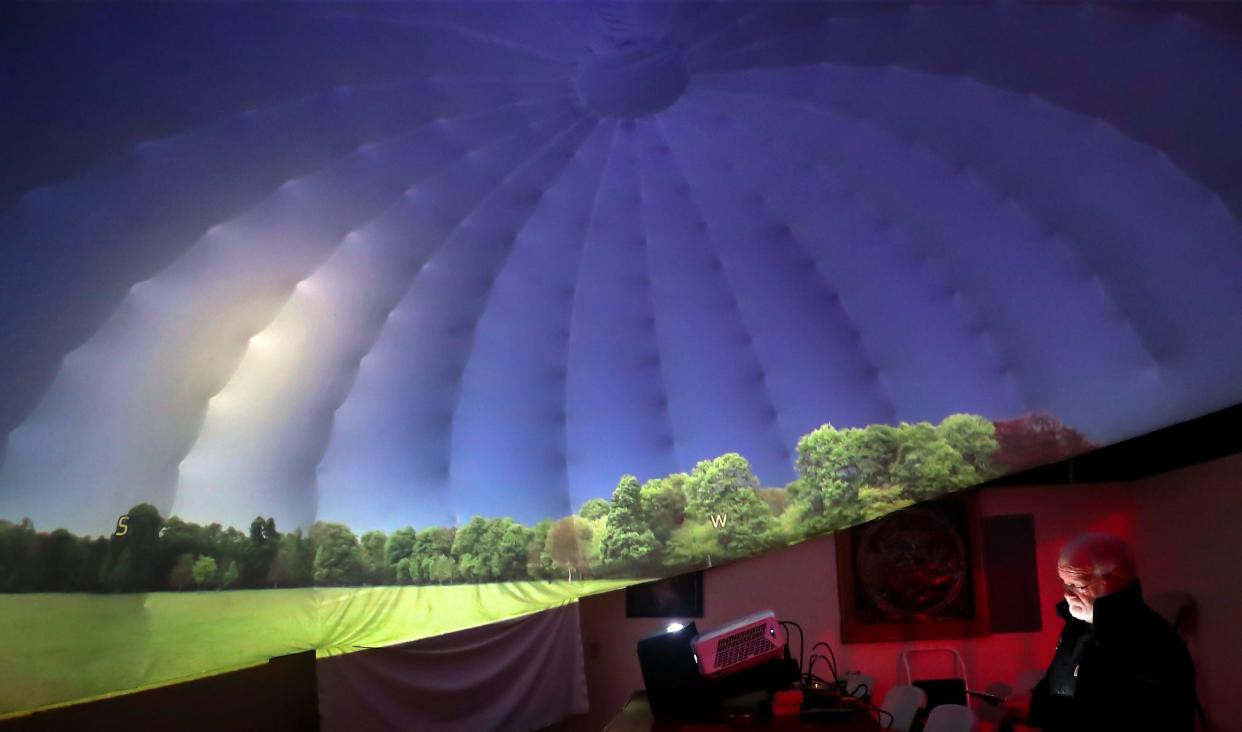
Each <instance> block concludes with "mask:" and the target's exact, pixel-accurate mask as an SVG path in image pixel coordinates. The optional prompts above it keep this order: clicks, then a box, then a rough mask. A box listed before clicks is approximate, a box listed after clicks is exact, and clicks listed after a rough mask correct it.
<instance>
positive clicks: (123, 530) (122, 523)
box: [116, 514, 129, 536]
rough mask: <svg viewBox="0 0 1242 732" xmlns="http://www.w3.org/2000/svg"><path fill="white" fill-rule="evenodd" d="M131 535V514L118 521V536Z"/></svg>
mask: <svg viewBox="0 0 1242 732" xmlns="http://www.w3.org/2000/svg"><path fill="white" fill-rule="evenodd" d="M128 533H129V514H125V515H124V516H122V517H120V518H119V519H117V520H116V535H117V536H125V535H126V534H128Z"/></svg>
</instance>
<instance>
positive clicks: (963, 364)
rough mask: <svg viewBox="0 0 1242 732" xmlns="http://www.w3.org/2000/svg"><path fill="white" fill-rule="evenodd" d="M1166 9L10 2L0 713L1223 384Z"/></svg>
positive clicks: (1214, 142) (1177, 48) (1207, 101)
mask: <svg viewBox="0 0 1242 732" xmlns="http://www.w3.org/2000/svg"><path fill="white" fill-rule="evenodd" d="M1157 5H1158V6H1160V7H1156V6H1157ZM1171 5H1172V6H1176V12H1175V11H1174V9H1171V8H1168V7H1164V6H1165V4H1156V5H1151V4H1146V3H1115V4H1113V3H1104V4H1100V3H1093V4H1091V6H1090V7H1089V8H1086V9H1083V8H1076V7H1073V6H1072V4H1071V5H1061V4H1045V3H999V4H975V3H948V4H945V3H931V4H923V3H902V2H894V3H887V2H885V3H838V2H791V3H779V2H752V1H751V0H740V1H738V2H720V3H714V2H675V1H672V0H670V1H668V2H664V1H663V0H652V1H651V2H612V1H611V0H609V1H606V2H589V1H588V2H572V3H562V2H543V1H541V0H532V1H531V2H488V1H486V0H480V1H479V2H468V3H455V2H431V1H426V2H422V1H419V2H410V3H374V2H369V1H367V0H362V1H360V2H351V3H342V4H336V3H306V4H297V3H294V4H289V3H214V2H196V3H109V2H97V3H55V4H52V3H19V4H16V5H12V4H10V5H7V6H5V7H4V8H3V10H0V13H2V14H3V19H2V20H3V22H0V56H3V58H4V60H5V61H6V63H7V65H8V66H9V67H11V68H16V69H21V70H22V73H21V74H12V75H8V76H7V77H5V78H3V79H0V99H4V100H5V106H6V109H13V110H17V113H14V114H8V115H0V132H2V133H3V134H0V147H3V149H2V150H0V160H3V161H4V164H3V165H2V166H0V645H2V646H4V647H5V648H8V649H13V652H11V653H5V654H3V655H0V714H7V713H20V712H24V711H27V710H31V709H36V708H40V707H44V706H47V705H51V704H59V703H64V702H71V701H74V700H80V699H85V698H90V697H94V696H98V695H101V694H110V693H118V692H124V691H128V690H133V689H137V688H141V687H144V686H149V685H153V684H163V683H168V682H170V681H173V680H176V679H182V678H187V677H195V676H201V675H204V674H212V673H218V672H221V671H224V670H226V669H229V668H233V667H236V666H239V665H244V664H250V663H258V662H262V661H264V660H266V659H267V658H270V657H272V656H276V655H280V654H284V653H291V652H295V651H302V650H306V649H315V650H316V651H317V653H319V654H320V655H322V656H327V655H333V654H343V653H349V652H352V651H356V650H358V649H362V648H369V647H375V646H383V645H388V644H394V643H400V642H402V641H408V640H411V639H417V638H423V637H428V636H433V635H437V634H441V633H445V632H448V631H452V630H455V629H460V628H466V627H470V626H475V625H479V624H482V623H487V622H491V621H494V620H499V619H503V618H511V617H515V616H518V615H522V614H526V613H533V612H537V611H539V610H543V609H546V608H549V607H554V606H558V605H561V604H564V603H571V602H574V601H575V598H577V597H581V596H583V595H585V594H589V593H595V592H603V591H607V590H611V589H614V588H619V587H623V586H625V585H627V584H632V583H634V582H638V581H643V580H647V579H652V578H657V577H663V576H668V575H670V574H672V573H676V572H681V571H685V570H690V569H697V568H702V567H714V566H718V565H720V564H722V563H725V562H730V561H735V560H738V559H741V558H744V557H750V556H755V555H758V554H761V553H763V552H765V551H769V550H774V549H779V548H780V547H784V546H788V545H789V544H791V543H794V542H798V541H802V540H804V539H806V538H808V537H812V536H818V535H822V534H825V533H828V532H831V531H834V530H836V529H840V528H843V527H846V526H851V525H855V524H857V523H859V522H863V521H867V520H869V519H873V518H876V517H879V516H882V515H884V514H886V513H888V512H891V511H894V510H897V509H900V508H902V507H905V506H909V505H911V504H913V503H917V502H919V501H923V500H926V499H930V498H935V497H937V496H941V495H944V494H946V493H951V492H953V491H959V490H964V489H967V488H970V487H972V486H976V485H978V484H980V483H984V482H986V481H988V480H989V479H992V478H996V477H998V476H1002V475H1008V474H1013V473H1016V472H1018V471H1022V470H1024V469H1026V468H1030V467H1034V466H1038V465H1044V464H1048V463H1052V462H1056V461H1059V460H1063V459H1065V458H1066V457H1069V456H1072V455H1076V454H1079V453H1082V452H1084V451H1087V450H1090V449H1092V448H1094V447H1096V446H1104V445H1111V444H1114V443H1117V442H1119V441H1122V440H1126V439H1128V438H1131V437H1134V436H1137V435H1141V434H1144V433H1148V432H1151V431H1153V430H1156V429H1159V428H1162V427H1166V426H1169V425H1171V424H1175V423H1178V422H1181V421H1185V420H1188V419H1192V418H1195V417H1199V416H1201V415H1204V414H1208V413H1210V412H1213V411H1216V410H1219V409H1222V408H1225V407H1227V406H1230V405H1233V404H1238V403H1242V318H1238V317H1237V313H1238V312H1239V310H1240V309H1242V287H1239V284H1238V283H1239V281H1240V275H1242V223H1240V216H1242V138H1239V136H1238V135H1237V134H1236V130H1238V129H1242V73H1236V70H1237V69H1240V68H1242V41H1240V40H1239V38H1242V17H1239V18H1233V16H1234V15H1235V14H1242V11H1238V13H1235V12H1234V11H1233V10H1225V9H1217V10H1216V11H1213V12H1210V13H1209V12H1203V11H1201V10H1197V9H1196V8H1197V5H1196V4H1186V5H1184V6H1183V5H1181V4H1178V3H1173V4H1171ZM1153 59H1158V60H1159V63H1153V61H1152V60H1153ZM1082 69H1090V70H1091V73H1089V74H1084V73H1082V72H1081V70H1082ZM1187 80H1193V83H1188V81H1187Z"/></svg>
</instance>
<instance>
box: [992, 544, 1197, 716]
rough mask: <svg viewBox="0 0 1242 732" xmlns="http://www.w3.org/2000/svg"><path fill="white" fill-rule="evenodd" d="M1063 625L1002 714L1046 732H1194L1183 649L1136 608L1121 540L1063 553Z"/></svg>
mask: <svg viewBox="0 0 1242 732" xmlns="http://www.w3.org/2000/svg"><path fill="white" fill-rule="evenodd" d="M1057 576H1058V578H1059V579H1060V582H1061V588H1062V592H1063V593H1064V596H1065V599H1064V600H1063V601H1062V602H1061V603H1059V604H1058V605H1057V614H1058V615H1060V616H1061V617H1062V618H1063V619H1064V620H1065V627H1064V629H1063V630H1062V631H1061V639H1060V640H1059V641H1058V642H1057V650H1056V654H1055V655H1054V656H1053V658H1052V663H1051V664H1050V665H1049V666H1048V672H1047V673H1046V674H1045V675H1044V678H1043V680H1041V681H1040V682H1039V683H1038V684H1037V685H1036V686H1035V688H1034V689H1032V690H1031V691H1030V693H1029V694H1027V695H1018V696H1016V697H1015V698H1014V699H1013V700H1012V702H1011V703H1010V704H1009V705H1008V706H1007V709H1006V712H1007V713H1006V717H1007V718H1008V719H1010V720H1013V721H1025V723H1026V724H1028V725H1031V726H1033V727H1036V728H1038V729H1042V730H1045V731H1046V732H1088V731H1090V732H1104V731H1105V730H1153V731H1154V730H1160V731H1161V732H1190V730H1193V729H1194V715H1195V710H1196V709H1197V708H1198V703H1197V702H1196V700H1195V668H1194V664H1193V663H1191V660H1190V654H1189V653H1187V651H1186V644H1185V643H1184V642H1183V641H1182V639H1181V637H1180V636H1178V634H1177V632H1176V631H1175V630H1174V629H1173V628H1172V626H1170V625H1169V624H1168V623H1167V622H1166V621H1165V620H1164V618H1162V617H1160V615H1159V614H1157V613H1156V611H1154V610H1152V609H1151V608H1150V607H1149V606H1148V605H1147V603H1145V602H1143V591H1142V588H1141V587H1140V585H1139V581H1138V577H1137V575H1136V573H1135V568H1134V552H1133V551H1132V550H1131V549H1130V546H1129V545H1128V544H1126V542H1124V541H1122V540H1121V539H1118V538H1117V537H1115V536H1108V535H1106V534H1087V535H1084V536H1080V537H1078V538H1076V539H1074V540H1073V541H1070V542H1069V543H1068V544H1066V545H1065V547H1064V548H1062V550H1061V556H1060V559H1059V561H1058V562H1057Z"/></svg>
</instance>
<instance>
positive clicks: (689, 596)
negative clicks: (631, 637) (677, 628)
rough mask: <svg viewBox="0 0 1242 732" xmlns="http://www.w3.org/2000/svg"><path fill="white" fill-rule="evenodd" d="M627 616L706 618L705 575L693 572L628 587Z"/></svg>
mask: <svg viewBox="0 0 1242 732" xmlns="http://www.w3.org/2000/svg"><path fill="white" fill-rule="evenodd" d="M625 617H627V618H701V617H703V573H702V572H701V571H700V572H690V573H688V574H679V575H676V576H674V577H667V578H665V579H662V580H656V581H655V582H645V583H643V584H641V585H630V586H629V587H626V588H625Z"/></svg>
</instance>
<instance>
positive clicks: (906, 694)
mask: <svg viewBox="0 0 1242 732" xmlns="http://www.w3.org/2000/svg"><path fill="white" fill-rule="evenodd" d="M925 706H927V694H925V693H923V690H922V689H920V688H919V687H917V686H894V687H893V688H891V689H889V690H888V693H887V694H885V695H884V703H883V704H881V705H880V709H883V710H884V711H886V712H888V713H889V714H891V715H893V718H892V720H891V721H889V727H888V728H889V729H891V730H894V732H910V727H911V726H912V725H913V724H914V718H915V717H916V716H918V713H919V710H920V709H922V708H923V707H925ZM881 721H882V722H884V721H888V720H883V718H882V715H881Z"/></svg>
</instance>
